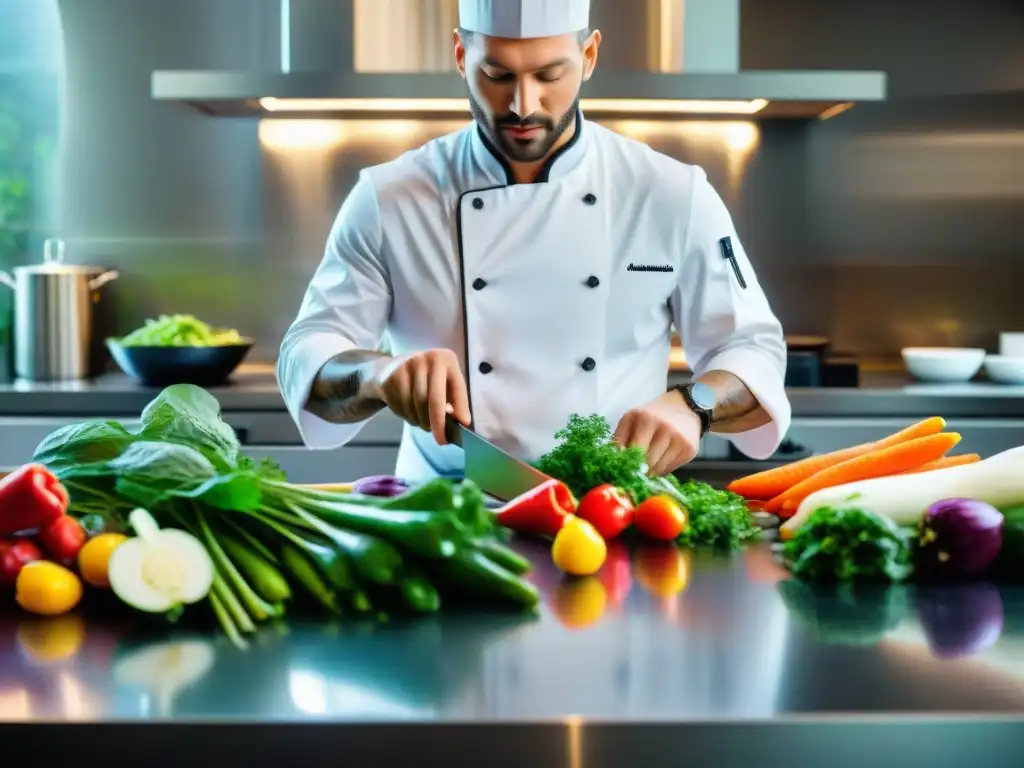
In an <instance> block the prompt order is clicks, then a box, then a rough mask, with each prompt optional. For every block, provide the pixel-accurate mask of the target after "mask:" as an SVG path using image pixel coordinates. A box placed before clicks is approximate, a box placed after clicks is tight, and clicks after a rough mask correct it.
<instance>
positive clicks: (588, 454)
mask: <svg viewBox="0 0 1024 768" xmlns="http://www.w3.org/2000/svg"><path fill="white" fill-rule="evenodd" d="M555 439H556V440H558V444H557V445H556V446H555V447H554V448H553V449H552V450H551V451H549V452H548V453H546V454H545V455H544V456H542V457H541V458H540V460H539V461H538V462H537V465H536V466H537V469H539V470H540V471H541V472H543V473H544V474H546V475H549V476H551V477H554V478H557V479H559V480H561V481H562V482H563V483H565V484H566V485H567V486H568V487H569V489H570V490H571V491H572V492H573V495H575V496H576V498H577V499H579V498H582V497H583V495H584V494H586V492H587V491H589V490H590V489H592V488H596V487H597V486H599V485H603V484H605V483H610V484H611V485H614V486H617V487H618V488H621V489H622V490H624V491H625V492H626V493H628V494H629V495H630V496H631V497H632V499H633V501H634V502H635V503H637V504H639V503H641V502H643V501H645V500H646V499H649V498H650V497H651V496H658V495H662V494H664V495H668V496H671V497H672V498H674V499H675V500H676V501H677V502H679V504H680V505H682V507H683V508H684V509H685V510H686V511H687V514H688V518H689V524H688V525H687V528H686V530H685V531H684V532H683V534H682V535H681V536H680V539H679V541H680V543H682V544H686V545H689V546H710V547H714V548H716V549H725V550H732V549H738V548H739V547H741V546H742V545H743V544H744V542H746V541H748V540H750V539H752V538H756V537H757V536H759V535H760V529H759V528H758V527H757V526H756V525H755V524H754V522H753V519H752V518H751V515H750V512H749V510H748V509H747V505H746V502H745V501H744V500H743V499H742V498H741V497H740V496H737V495H736V494H734V493H730V492H729V491H721V490H717V489H715V488H713V487H711V486H710V485H708V484H707V483H698V482H695V481H688V482H686V483H682V484H680V482H679V481H678V480H676V478H675V477H673V476H671V475H669V476H667V477H648V475H647V464H646V461H645V458H644V452H643V451H642V450H640V449H639V448H634V447H630V448H622V447H620V446H618V445H617V444H616V443H615V441H614V436H613V434H612V430H611V427H610V426H609V424H608V422H607V420H606V419H605V418H604V417H603V416H600V415H598V414H593V415H591V416H586V417H584V416H580V415H579V414H576V413H574V414H572V415H571V416H570V417H569V422H568V423H567V424H566V426H565V427H564V428H562V429H560V430H559V431H558V432H556V433H555Z"/></svg>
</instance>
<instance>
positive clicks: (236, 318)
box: [60, 0, 1024, 362]
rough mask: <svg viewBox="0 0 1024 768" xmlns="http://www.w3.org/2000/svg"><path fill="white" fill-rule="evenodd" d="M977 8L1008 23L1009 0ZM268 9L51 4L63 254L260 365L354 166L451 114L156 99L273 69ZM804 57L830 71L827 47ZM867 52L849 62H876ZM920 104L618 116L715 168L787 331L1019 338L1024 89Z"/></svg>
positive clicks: (625, 126) (922, 338)
mask: <svg viewBox="0 0 1024 768" xmlns="http://www.w3.org/2000/svg"><path fill="white" fill-rule="evenodd" d="M787 4H789V5H793V7H794V8H795V7H796V6H797V5H799V4H800V3H799V2H798V0H788V2H787ZM748 5H749V3H745V4H744V13H745V14H746V13H747V11H748ZM776 5H777V4H776ZM818 5H821V4H820V3H819V4H818ZM830 5H835V4H830ZM853 5H866V6H872V7H873V6H875V5H876V4H875V3H867V2H865V3H862V4H853ZM878 5H879V6H880V5H881V4H878ZM950 5H952V4H950ZM980 5H988V6H991V8H995V7H996V6H997V5H1002V6H1005V7H1006V9H1007V11H1006V13H1007V14H1008V17H1007V18H1010V15H1012V14H1015V13H1018V11H1017V10H1016V9H1015V8H1014V4H1012V3H1011V4H1007V3H1002V4H1000V3H996V2H995V0H993V1H992V2H990V3H988V4H979V7H980ZM254 6H262V7H263V8H264V10H265V14H263V15H262V16H261V15H260V14H253V12H252V8H253V7H254ZM762 7H763V6H762ZM932 7H933V8H934V7H935V6H934V5H933V6H932ZM211 8H216V11H213V10H211ZM275 8H276V3H272V2H270V0H216V2H214V1H213V0H178V1H177V2H176V3H166V4H165V3H159V4H158V3H138V2H136V0H64V2H62V3H61V10H62V13H63V17H64V22H63V23H64V28H65V37H66V45H67V60H68V81H67V98H66V103H67V125H66V136H67V144H66V149H65V158H64V174H63V180H64V189H65V193H64V198H63V200H62V206H61V210H62V218H63V222H64V224H63V229H62V232H61V233H60V234H62V235H63V236H64V237H66V238H67V239H68V241H69V258H70V259H73V260H75V261H77V262H82V263H85V262H88V263H96V264H101V265H104V266H111V267H116V268H118V269H120V270H121V273H122V279H121V280H120V281H119V282H118V283H116V284H113V285H111V286H110V291H109V294H108V300H107V309H108V310H111V319H112V320H113V321H114V322H115V323H116V325H117V326H118V327H120V329H121V330H128V329H130V328H131V327H134V326H135V325H137V324H139V323H141V322H142V321H143V320H144V319H145V318H146V317H149V316H153V315H156V314H159V313H161V312H190V313H194V314H196V315H199V316H201V317H203V318H204V319H207V320H208V321H210V322H214V323H217V324H224V325H230V326H235V327H238V328H239V329H241V330H243V331H244V332H246V333H249V334H252V335H254V336H256V337H257V339H258V340H259V344H258V347H257V349H256V350H255V352H254V356H253V358H252V359H253V360H256V361H268V362H269V361H271V360H273V359H274V357H275V355H276V352H277V345H278V342H279V340H280V338H281V335H282V334H283V333H284V330H285V329H286V327H287V326H288V324H289V323H290V322H291V320H292V318H293V316H294V313H295V311H296V310H297V308H298V305H299V301H300V300H301V296H302V292H303V290H304V289H305V286H306V283H307V281H308V279H309V277H310V275H311V274H312V272H313V270H314V269H315V267H316V265H317V263H318V262H319V260H320V258H321V256H322V253H323V246H324V239H325V237H326V234H327V232H328V230H329V228H330V225H331V222H332V220H333V218H334V216H335V214H336V212H337V209H338V206H339V205H340V203H341V201H342V199H343V198H344V196H345V194H346V193H347V191H348V190H349V189H350V188H351V186H352V184H353V183H354V181H355V179H356V176H357V174H358V172H359V169H360V168H363V167H365V166H366V165H369V164H372V163H378V162H382V161H385V160H388V159H390V158H392V157H394V156H396V155H397V154H399V153H400V152H402V151H404V150H406V149H410V148H413V147H415V146H418V145H419V144H421V143H422V142H424V141H426V140H429V139H430V138H432V137H434V136H437V135H440V134H442V133H445V132H447V131H450V130H454V129H456V128H458V127H459V125H460V124H459V123H442V122H436V123H422V122H402V121H387V122H372V121H371V122H315V123H284V122H270V121H265V122H263V123H262V124H257V123H254V122H250V121H234V120H214V119H210V118H207V117H202V116H199V115H196V114H192V113H190V112H188V111H186V110H184V109H181V108H176V107H174V106H169V105H166V104H158V103H155V102H153V101H152V100H151V99H149V94H148V89H149V74H150V72H151V71H152V70H153V69H158V68H244V67H264V68H273V67H275V66H276V64H277V57H278V51H277V48H276V43H275V37H274V34H275V31H274V28H273V26H272V24H271V22H270V21H268V19H270V18H271V17H272V15H273V11H274V9H275ZM876 10H877V9H876ZM934 12H935V13H936V14H937V13H939V11H938V9H936V10H935V11H934ZM751 18H753V19H754V20H755V21H756V19H757V15H756V14H753V15H752V17H751ZM765 18H767V17H765ZM773 18H774V17H773ZM239 19H247V20H248V21H246V22H245V23H244V24H240V23H239ZM748 23H751V24H752V23H754V21H751V22H748V21H746V16H745V21H744V25H745V26H744V61H745V62H746V60H747V59H748V58H750V57H751V55H750V54H748V47H749V45H748V39H747V38H748V37H750V35H749V33H748V30H747V24H748ZM240 27H242V29H241V30H240ZM243 32H244V34H242V33H243ZM926 32H927V31H926V30H925V31H923V32H922V34H926ZM606 33H607V34H608V35H609V36H612V35H614V30H606ZM804 33H805V34H814V32H813V31H811V32H808V31H806V30H804ZM775 34H779V32H778V31H777V30H776V32H775ZM935 45H941V41H939V40H936V41H935ZM794 48H798V46H797V45H795V44H794ZM814 50H815V51H816V52H817V53H816V56H817V59H816V63H817V64H818V65H823V66H827V65H828V59H827V55H826V54H827V51H824V49H823V48H822V47H821V46H820V44H819V45H818V46H816V47H815V48H814ZM993 55H994V54H993ZM786 56H791V57H792V56H796V53H794V51H793V50H790V49H786V50H780V49H778V47H775V48H772V47H771V46H769V48H768V49H766V50H764V51H762V52H761V54H760V58H759V59H758V57H757V56H754V59H757V63H756V66H779V65H780V64H781V65H782V66H789V67H794V66H800V65H799V64H798V63H797V62H795V61H791V60H789V61H786V60H784V59H785V57H786ZM867 58H868V59H869V60H866V61H865V60H860V61H850V60H846V61H844V62H843V64H842V66H860V67H864V68H870V67H872V66H874V65H873V64H872V63H871V61H870V56H868V57H867ZM890 58H892V57H890ZM894 61H895V62H896V63H895V64H890V65H889V66H887V68H889V69H893V68H895V69H896V72H895V73H894V78H895V79H894V82H895V83H897V84H899V83H912V82H913V80H912V78H911V79H907V78H906V77H904V78H903V79H902V80H900V76H901V74H900V73H901V72H902V73H903V74H904V75H905V74H906V73H907V72H910V71H911V68H912V67H914V66H917V63H916V62H915V61H903V63H902V65H901V64H900V61H899V59H898V57H896V59H894ZM899 66H902V67H903V69H902V70H900V69H899ZM897 90H898V89H897ZM913 96H914V93H913V89H912V88H911V89H909V90H908V91H905V95H904V97H903V98H900V99H898V100H896V101H894V102H892V103H887V104H881V105H877V106H860V107H858V108H856V109H854V110H852V111H850V112H848V113H846V114H844V115H842V116H841V117H839V118H836V119H834V120H830V121H826V122H823V123H814V124H809V125H804V124H798V123H791V122H776V123H766V124H763V125H755V124H753V123H744V122H722V123H715V122H710V121H695V122H678V123H664V122H662V123H651V122H616V123H610V125H611V127H613V128H614V129H616V130H621V131H623V132H624V133H627V134H629V135H633V136H638V137H640V138H643V139H645V140H646V141H648V142H649V143H650V144H651V145H652V146H654V147H655V148H656V149H658V150H660V151H663V152H666V153H667V154H669V155H671V156H674V157H677V158H680V159H682V160H684V161H686V162H691V163H697V164H699V165H701V166H703V167H704V168H705V169H706V170H707V172H708V174H709V176H710V178H711V179H712V181H713V182H714V184H715V185H716V187H717V188H718V189H719V191H720V192H721V193H722V195H723V197H724V198H725V200H726V202H727V204H728V206H729V208H730V210H731V211H732V213H733V215H734V217H735V219H736V221H737V225H738V228H739V231H740V234H741V236H742V237H743V239H744V241H745V243H746V245H747V247H748V250H749V251H750V253H751V257H752V259H753V260H754V261H755V264H756V266H757V269H758V272H759V275H760V277H761V280H762V282H763V284H764V286H765V288H766V290H767V292H768V294H769V297H770V299H771V301H772V304H773V306H774V307H775V309H776V311H777V312H778V314H779V315H780V317H781V318H782V320H783V323H784V325H785V326H786V328H787V330H788V331H790V332H793V333H822V334H826V335H828V336H830V337H832V338H833V340H834V346H835V347H837V348H839V349H842V350H844V351H848V352H851V353H854V354H859V355H862V356H869V357H886V356H894V355H896V354H898V350H899V348H900V347H901V346H904V345H907V344H947V343H951V344H979V345H982V346H987V347H990V348H992V347H994V345H995V343H996V337H997V334H998V333H999V332H1000V331H1007V330H1024V304H1022V302H1021V300H1020V298H1019V295H1020V292H1021V288H1022V287H1024V258H1022V253H1021V243H1022V242H1024V175H1022V174H1020V173H1019V171H1017V172H1015V171H1016V169H1020V168H1024V99H1022V98H1020V97H1011V96H999V95H990V96H984V97H957V98H935V97H929V98H925V99H915V98H913Z"/></svg>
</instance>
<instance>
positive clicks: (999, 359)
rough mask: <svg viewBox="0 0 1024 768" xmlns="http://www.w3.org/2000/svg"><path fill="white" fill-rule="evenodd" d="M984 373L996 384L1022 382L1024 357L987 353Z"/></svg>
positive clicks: (1023, 377)
mask: <svg viewBox="0 0 1024 768" xmlns="http://www.w3.org/2000/svg"><path fill="white" fill-rule="evenodd" d="M985 375H986V376H988V377H989V378H990V379H991V380H992V381H994V382H996V383H997V384H1024V357H1008V356H1007V355H988V356H986V357H985Z"/></svg>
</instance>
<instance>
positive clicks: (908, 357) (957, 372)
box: [902, 347, 985, 384]
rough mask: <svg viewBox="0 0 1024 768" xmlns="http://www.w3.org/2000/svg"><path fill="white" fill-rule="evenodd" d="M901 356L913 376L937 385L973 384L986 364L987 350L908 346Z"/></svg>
mask: <svg viewBox="0 0 1024 768" xmlns="http://www.w3.org/2000/svg"><path fill="white" fill-rule="evenodd" d="M902 354H903V364H904V365H905V366H906V367H907V371H909V372H910V375H911V376H913V377H914V378H915V379H919V380H921V381H928V382H933V383H937V384H938V383H942V384H952V383H956V382H964V381H970V380H971V379H972V378H974V375H975V374H976V373H977V372H978V371H980V370H981V365H982V363H984V362H985V350H984V349H967V348H963V347H906V348H905V349H903V350H902Z"/></svg>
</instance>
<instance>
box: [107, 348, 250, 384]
mask: <svg viewBox="0 0 1024 768" xmlns="http://www.w3.org/2000/svg"><path fill="white" fill-rule="evenodd" d="M252 346H253V343H252V341H250V340H245V341H244V342H243V343H242V344H227V345H224V346H217V347H131V346H128V347H125V346H122V345H121V344H120V343H119V342H118V340H117V339H107V349H109V350H110V356H111V357H113V358H114V362H115V363H117V364H118V366H119V367H120V368H121V370H122V371H124V372H125V373H126V374H128V375H129V376H131V377H132V378H133V379H136V380H137V381H138V382H139V383H140V384H143V385H144V386H147V387H169V386H170V385H172V384H195V385H197V386H201V387H211V386H216V385H218V384H223V383H224V382H226V381H227V380H228V378H229V377H230V376H231V374H232V373H234V372H235V369H236V368H238V366H239V365H241V364H242V361H243V360H244V359H245V356H246V355H247V354H249V350H250V349H252Z"/></svg>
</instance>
